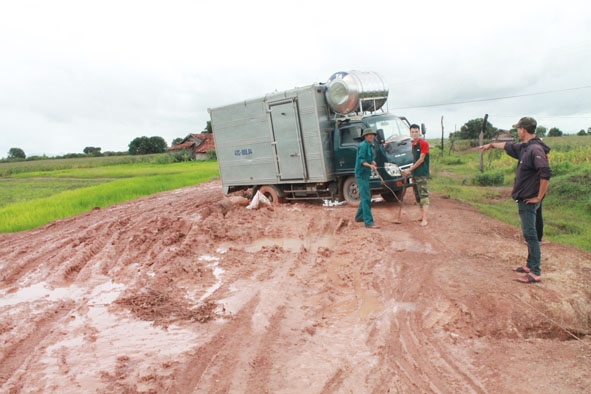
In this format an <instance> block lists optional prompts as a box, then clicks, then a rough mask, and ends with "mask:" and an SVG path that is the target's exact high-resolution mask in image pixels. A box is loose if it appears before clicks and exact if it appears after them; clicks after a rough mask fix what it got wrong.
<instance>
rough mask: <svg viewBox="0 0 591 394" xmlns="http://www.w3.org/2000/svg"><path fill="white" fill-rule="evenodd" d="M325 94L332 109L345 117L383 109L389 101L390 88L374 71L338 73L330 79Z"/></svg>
mask: <svg viewBox="0 0 591 394" xmlns="http://www.w3.org/2000/svg"><path fill="white" fill-rule="evenodd" d="M325 94H326V101H327V102H328V105H329V106H330V108H331V109H332V110H333V111H334V112H336V113H338V114H343V115H345V114H349V113H351V112H363V111H377V110H378V109H380V108H382V106H383V105H384V104H385V103H386V100H387V99H388V87H387V86H386V84H385V83H384V80H383V79H382V78H381V77H380V76H379V75H378V74H377V73H375V72H372V71H350V72H338V73H335V74H333V75H332V76H331V77H330V78H329V79H328V83H327V86H326V93H325Z"/></svg>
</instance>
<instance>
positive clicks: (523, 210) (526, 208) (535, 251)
mask: <svg viewBox="0 0 591 394" xmlns="http://www.w3.org/2000/svg"><path fill="white" fill-rule="evenodd" d="M517 205H518V207H519V217H520V219H521V231H522V232H523V238H525V241H526V242H527V268H529V269H530V271H531V272H532V273H533V274H534V275H537V276H540V275H541V274H542V270H541V268H540V263H541V260H542V253H541V251H540V241H538V233H537V231H536V210H537V209H538V206H539V205H540V204H539V203H538V204H527V203H526V202H525V201H517Z"/></svg>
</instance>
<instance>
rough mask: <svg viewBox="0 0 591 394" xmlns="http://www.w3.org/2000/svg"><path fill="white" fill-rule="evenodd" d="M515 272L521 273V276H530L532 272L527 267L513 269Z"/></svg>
mask: <svg viewBox="0 0 591 394" xmlns="http://www.w3.org/2000/svg"><path fill="white" fill-rule="evenodd" d="M513 271H515V272H519V273H521V274H529V273H530V272H531V271H530V270H529V268H527V267H517V268H513Z"/></svg>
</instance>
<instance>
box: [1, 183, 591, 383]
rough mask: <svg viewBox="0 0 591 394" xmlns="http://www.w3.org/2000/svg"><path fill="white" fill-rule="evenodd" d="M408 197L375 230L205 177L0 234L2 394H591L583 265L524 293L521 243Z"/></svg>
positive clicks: (379, 208)
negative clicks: (422, 221)
mask: <svg viewBox="0 0 591 394" xmlns="http://www.w3.org/2000/svg"><path fill="white" fill-rule="evenodd" d="M411 197H412V196H411ZM410 200H412V198H410V197H408V196H407V199H406V201H407V204H408V205H406V206H405V208H404V211H403V219H404V221H403V223H402V224H394V223H393V219H394V210H395V209H396V206H395V205H393V204H390V203H385V202H376V204H375V205H374V215H375V217H376V222H377V223H378V224H380V225H381V226H382V229H381V230H379V231H378V230H368V229H365V228H364V227H363V225H360V224H359V223H355V222H354V221H353V220H352V219H353V216H354V210H355V208H352V207H348V206H337V207H324V206H322V204H308V203H297V204H284V205H281V206H279V207H276V208H275V209H274V210H270V209H267V208H266V207H262V208H261V209H259V210H248V209H246V208H245V203H246V204H247V203H248V200H246V199H243V198H242V197H240V196H238V195H235V196H231V197H224V196H223V195H222V192H221V186H220V183H219V181H212V182H209V183H205V184H201V185H198V186H194V187H187V188H183V189H179V190H175V191H171V192H165V193H161V194H157V195H153V196H150V197H147V198H142V199H138V200H135V201H132V202H129V203H125V204H119V205H116V206H113V207H110V208H106V209H96V210H94V211H92V212H88V213H85V214H82V215H79V216H76V217H74V218H70V219H65V220H59V221H56V222H53V223H51V224H49V225H46V226H44V227H42V228H39V229H35V230H32V231H26V232H21V233H16V234H0V387H1V388H0V392H1V393H56V394H57V393H60V394H62V393H253V394H254V393H257V394H258V393H297V394H301V393H315V394H316V393H317V394H330V393H356V394H359V393H589V392H591V389H590V387H591V373H590V371H591V339H590V338H591V337H590V336H589V335H587V334H589V332H590V331H589V330H590V329H591V286H589V284H590V283H591V255H590V254H589V253H585V252H582V251H580V250H577V249H574V248H570V247H565V246H561V245H558V244H554V243H552V242H550V243H548V244H546V245H544V246H543V247H542V253H543V261H542V269H543V282H542V283H540V284H533V285H526V284H520V283H518V282H516V281H515V278H516V277H517V274H515V273H514V272H512V270H511V268H512V267H514V266H516V265H519V264H521V263H523V262H524V261H525V257H526V246H525V245H524V244H523V240H522V239H521V237H520V231H519V229H517V228H515V227H511V226H508V225H506V224H503V223H500V222H498V221H495V220H491V219H488V218H486V217H483V216H482V215H480V214H479V213H477V212H476V211H475V210H474V209H472V208H470V207H467V206H464V205H461V204H460V203H457V202H454V201H451V200H446V199H442V198H440V197H438V196H434V197H432V207H431V213H432V215H431V220H430V223H429V226H427V227H421V226H419V223H418V222H416V221H414V220H415V219H416V218H417V217H418V213H419V212H418V207H417V206H415V205H411V204H410ZM508 214H511V215H513V214H516V212H509V213H508Z"/></svg>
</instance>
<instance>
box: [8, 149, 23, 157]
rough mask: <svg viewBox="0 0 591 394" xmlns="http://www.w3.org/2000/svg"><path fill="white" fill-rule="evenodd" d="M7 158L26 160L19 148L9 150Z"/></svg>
mask: <svg viewBox="0 0 591 394" xmlns="http://www.w3.org/2000/svg"><path fill="white" fill-rule="evenodd" d="M8 158H9V159H26V158H27V155H25V151H24V150H22V149H21V148H10V150H9V151H8Z"/></svg>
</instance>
